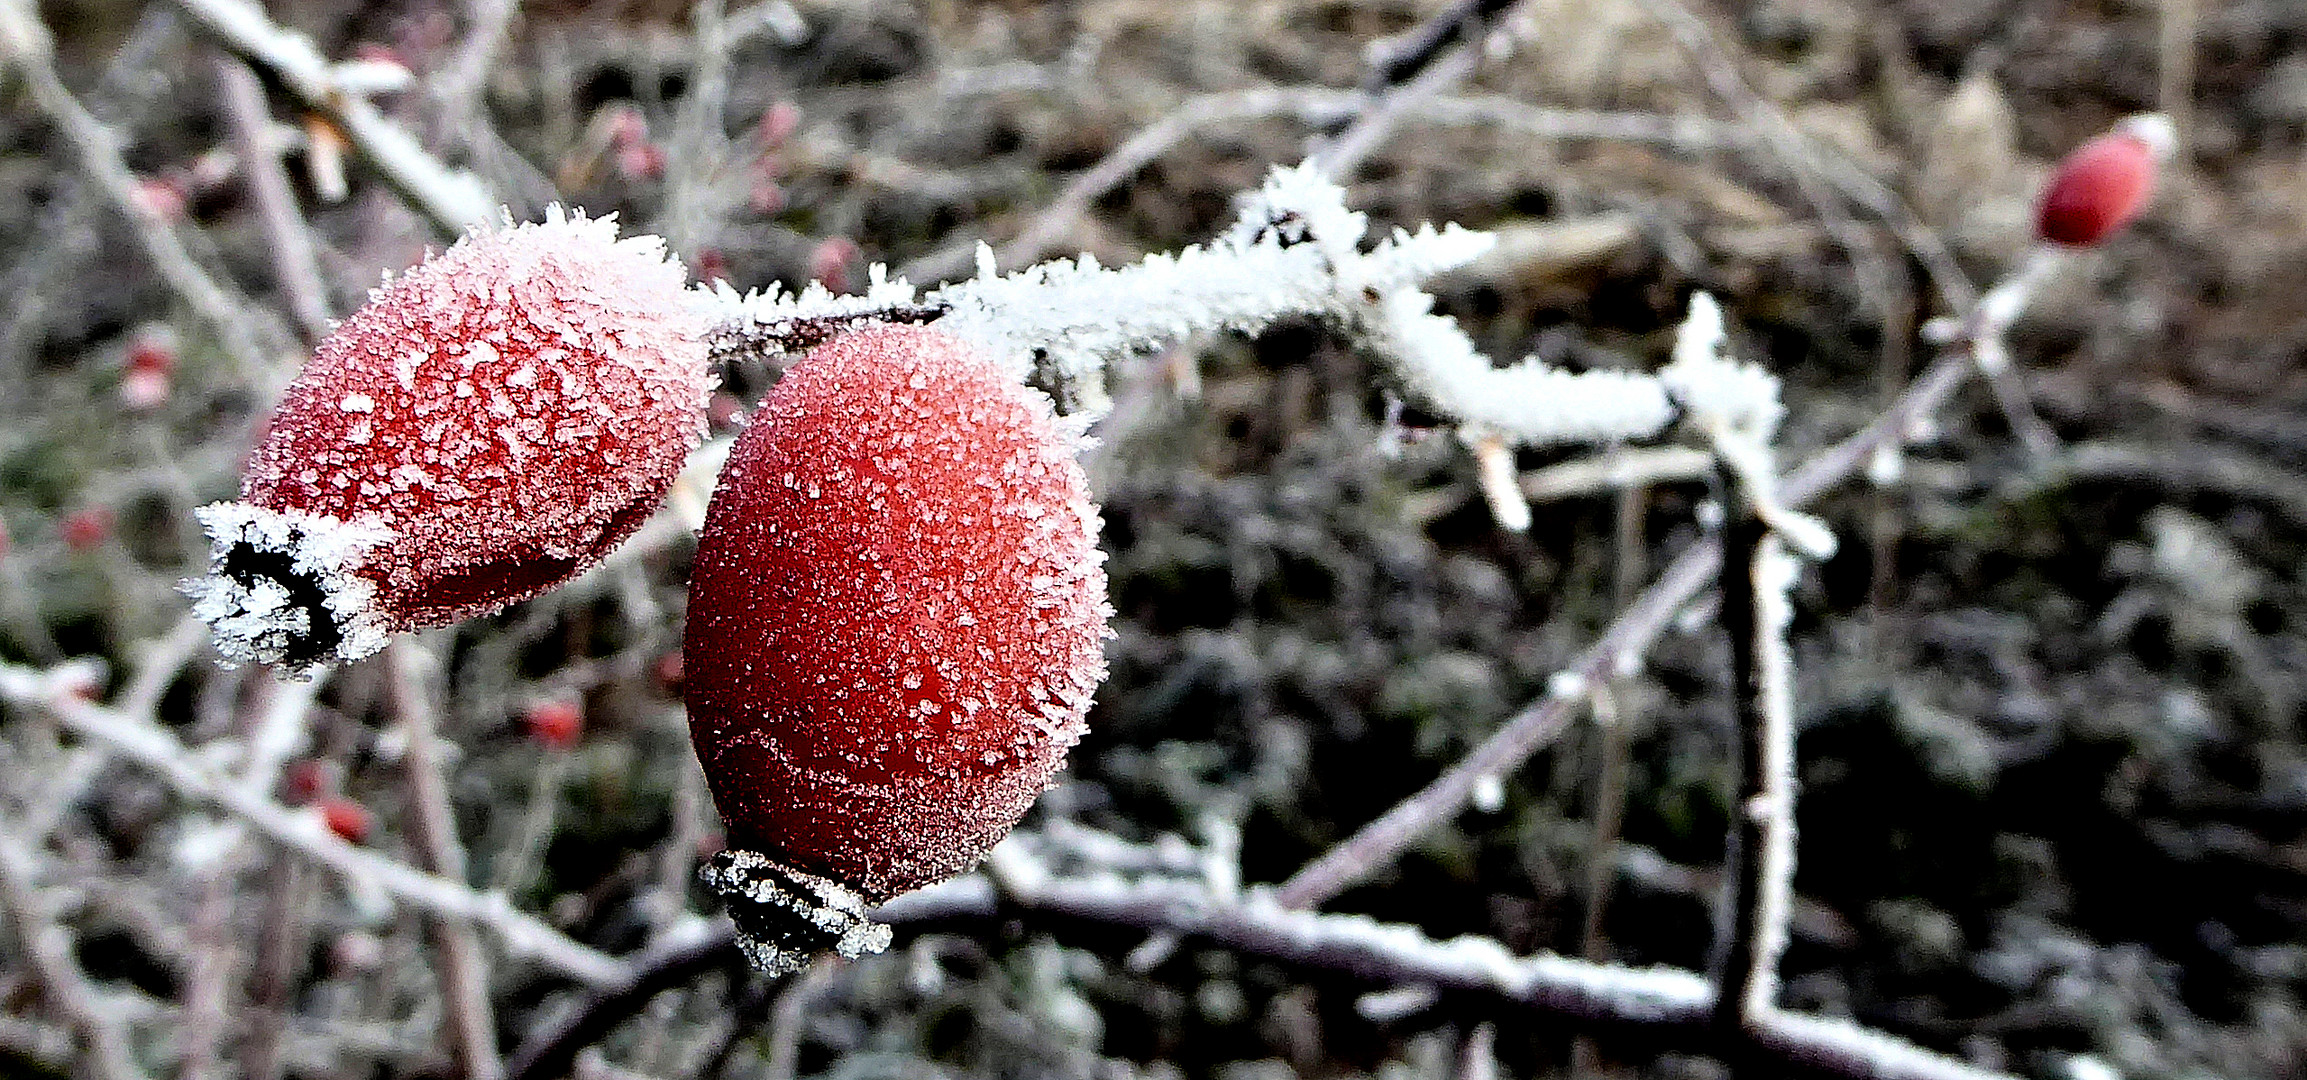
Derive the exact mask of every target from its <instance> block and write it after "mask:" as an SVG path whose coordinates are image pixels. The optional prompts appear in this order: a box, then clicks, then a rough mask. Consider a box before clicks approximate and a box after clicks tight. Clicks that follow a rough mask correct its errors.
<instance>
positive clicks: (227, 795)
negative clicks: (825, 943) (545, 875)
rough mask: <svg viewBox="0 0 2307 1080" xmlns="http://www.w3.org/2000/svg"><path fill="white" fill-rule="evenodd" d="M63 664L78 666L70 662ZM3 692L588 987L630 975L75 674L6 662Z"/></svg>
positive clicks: (361, 878) (317, 859)
mask: <svg viewBox="0 0 2307 1080" xmlns="http://www.w3.org/2000/svg"><path fill="white" fill-rule="evenodd" d="M57 670H58V671H61V672H62V674H63V675H65V676H70V675H71V674H72V671H71V670H70V669H69V668H67V669H57ZM0 700H7V701H13V702H16V703H18V704H20V705H26V706H31V707H34V708H38V709H42V710H45V711H47V712H48V713H49V714H50V715H53V716H54V717H55V718H56V719H57V721H58V722H60V723H61V724H63V725H64V726H65V727H66V728H69V729H70V730H72V731H73V732H74V733H75V734H78V735H79V736H81V737H82V738H85V739H88V740H89V741H91V742H94V743H96V744H99V745H101V746H103V747H104V748H105V749H106V750H109V751H111V752H112V753H115V754H118V755H119V756H121V757H122V758H125V759H127V760H128V761H130V762H133V763H135V764H136V765H138V766H140V767H142V768H144V769H146V770H149V771H151V772H152V773H154V774H156V775H158V776H159V777H160V779H161V780H163V781H164V782H166V783H167V784H168V786H169V787H170V788H172V789H174V790H175V791H176V793H177V794H179V795H181V796H183V797H185V798H188V799H192V800H195V801H197V802H202V803H207V804H210V805H213V806H216V807H219V808H221V809H223V810H225V811H227V812H229V813H231V814H233V815H235V816H237V817H239V818H241V819H242V820H244V821H246V822H247V823H248V824H249V825H250V826H252V827H253V828H255V829H256V830H257V831H258V832H260V833H263V834H264V835H265V836H266V837H267V838H268V839H270V840H272V841H273V842H274V843H277V844H279V845H280V846H281V847H283V848H285V849H287V850H288V851H290V852H293V853H295V854H296V855H298V856H300V857H302V858H304V859H306V860H308V861H311V862H314V863H318V864H320V865H322V866H325V867H327V868H329V869H330V870H332V871H334V872H335V873H337V874H338V875H339V876H341V877H344V878H346V879H348V880H351V881H356V882H363V883H369V884H373V885H375V886H377V887H379V888H381V889H383V890H384V891H386V892H388V893H390V894H392V895H393V896H396V897H398V898H400V899H401V900H404V901H406V902H408V903H410V904H412V905H414V906H415V907H417V908H418V909H419V910H422V911H426V912H430V913H434V914H440V915H448V916H453V917H457V918H464V919H470V920H472V921H473V922H475V923H476V924H478V925H481V926H484V927H487V928H488V929H489V930H490V931H491V932H492V933H494V934H496V935H497V937H498V938H499V939H500V940H501V941H502V942H503V943H504V947H505V949H506V951H507V952H509V953H512V954H513V955H516V956H522V957H527V958H530V959H534V960H536V961H537V962H539V963H541V964H543V965H545V966H546V967H549V968H552V969H553V970H555V971H558V972H560V973H561V974H563V975H565V976H568V977H569V978H572V979H575V980H577V981H579V982H582V983H584V984H586V985H588V986H608V985H614V984H616V983H619V982H621V981H622V980H623V979H624V978H625V975H626V965H625V963H624V962H623V961H621V960H618V959H617V958H615V957H613V956H610V955H608V954H606V953H603V952H601V951H600V950H598V949H594V948H592V947H591V946H588V945H584V944H582V943H580V942H577V941H574V940H571V939H570V938H569V937H568V936H567V935H565V934H563V933H561V932H560V931H558V930H555V929H553V928H552V926H550V925H548V924H547V923H545V922H544V921H542V920H540V919H538V918H537V917H536V916H534V915H530V914H528V913H526V912H523V911H519V910H517V909H515V908H514V907H513V906H512V903H511V902H510V901H509V900H507V899H506V898H505V897H504V895H503V894H501V893H482V892H478V891H476V890H474V889H473V888H472V887H471V886H468V885H466V884H464V883H463V882H461V881H452V880H449V879H448V878H444V877H441V876H439V875H436V874H428V873H425V872H423V871H421V870H417V869H414V868H411V867H409V866H406V865H403V864H401V863H399V862H395V861H393V860H392V859H388V858H385V857H384V856H382V855H378V854H376V853H374V852H371V851H366V850H363V849H361V848H357V847H354V846H353V845H351V844H348V843H346V842H344V841H343V840H340V839H337V838H336V837H335V836H334V835H333V834H331V833H329V832H328V831H327V830H326V829H325V828H324V827H323V826H322V824H321V823H320V821H319V820H318V819H317V818H315V817H313V816H312V815H309V814H300V813H298V812H296V811H293V810H290V809H289V808H287V807H285V806H282V805H280V804H279V803H277V802H274V801H273V800H271V799H270V798H267V797H265V796H264V795H262V794H260V793H258V792H255V791H251V790H249V789H248V788H247V787H246V786H245V785H243V784H241V783H239V782H237V781H234V780H229V779H227V778H225V777H223V776H220V775H218V774H217V773H216V772H215V771H214V770H213V769H211V768H210V767H209V766H208V765H206V764H205V763H203V762H202V761H201V760H200V758H199V757H198V756H197V755H195V754H193V753H192V751H190V750H189V749H187V748H186V747H185V745H184V744H183V743H182V742H180V741H178V740H177V738H176V736H174V735H172V734H170V733H168V732H167V731H164V730H162V729H161V728H159V727H158V726H156V725H154V724H153V723H152V722H151V721H150V720H148V719H145V718H142V717H135V716H129V715H126V714H124V713H121V712H119V711H117V710H114V709H108V708H105V707H104V706H102V705H98V704H96V703H94V702H90V701H85V700H82V699H81V698H79V697H78V696H76V695H74V694H73V693H72V689H71V684H70V680H69V678H65V677H58V675H57V673H56V672H40V671H33V670H29V669H26V668H20V667H14V666H8V665H0Z"/></svg>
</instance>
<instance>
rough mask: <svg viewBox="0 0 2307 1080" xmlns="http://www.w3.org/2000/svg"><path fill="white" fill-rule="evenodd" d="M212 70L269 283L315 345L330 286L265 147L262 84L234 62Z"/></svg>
mask: <svg viewBox="0 0 2307 1080" xmlns="http://www.w3.org/2000/svg"><path fill="white" fill-rule="evenodd" d="M215 67H216V81H217V89H218V90H219V91H220V95H219V96H221V97H222V98H223V99H224V116H225V120H226V122H227V123H228V125H229V126H230V127H231V129H232V149H233V152H234V153H235V154H237V155H239V157H240V167H241V169H242V170H243V174H244V175H245V176H246V177H247V179H248V192H249V197H250V199H251V201H253V202H254V203H255V204H256V219H257V223H258V224H259V225H260V226H262V227H263V229H264V238H265V240H266V244H265V247H266V249H267V251H268V253H269V254H270V255H271V256H272V273H273V277H274V278H276V279H277V280H278V282H279V285H280V291H281V294H282V295H283V296H285V297H287V298H288V310H289V314H291V315H294V316H295V317H296V325H297V328H298V329H299V330H301V331H302V332H303V334H304V342H305V344H307V345H311V344H314V343H316V342H318V341H319V340H320V339H321V338H323V337H325V336H327V334H328V328H329V303H328V285H327V283H326V282H324V281H323V280H322V279H321V276H320V258H319V256H318V255H316V254H315V253H314V251H313V244H312V230H311V229H310V228H309V227H308V226H307V225H306V224H305V221H304V215H302V214H300V213H298V212H297V207H296V195H295V193H294V192H292V191H291V190H289V186H288V170H287V169H285V168H283V167H282V166H281V163H280V157H279V155H277V154H274V153H272V152H271V148H270V147H269V146H267V145H266V142H267V137H266V129H267V128H269V127H270V126H271V123H272V118H271V115H270V114H269V112H268V111H267V110H266V108H265V103H264V84H263V83H262V82H261V81H259V80H258V79H257V77H256V72H254V71H252V70H250V69H249V66H248V64H247V63H246V62H245V61H242V60H241V59H239V58H237V57H234V56H230V55H226V54H219V55H218V56H217V58H216V65H215Z"/></svg>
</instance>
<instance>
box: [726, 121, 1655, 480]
mask: <svg viewBox="0 0 2307 1080" xmlns="http://www.w3.org/2000/svg"><path fill="white" fill-rule="evenodd" d="M1368 229H1369V222H1368V218H1367V217H1366V216H1365V215H1363V214H1361V213H1359V212H1357V211H1354V210H1351V209H1348V208H1347V206H1346V202H1345V190H1344V189H1343V188H1341V187H1339V186H1338V185H1337V184H1336V183H1334V182H1332V181H1330V180H1329V179H1328V178H1326V177H1325V176H1323V175H1322V173H1321V172H1320V171H1319V170H1317V169H1314V168H1309V167H1300V168H1294V169H1286V168H1285V169H1275V170H1274V171H1273V173H1272V174H1271V175H1270V176H1268V178H1267V180H1266V182H1265V184H1264V186H1262V187H1261V188H1259V190H1257V191H1256V192H1254V193H1252V194H1251V195H1250V196H1249V197H1248V198H1246V199H1245V200H1244V201H1243V205H1242V209H1241V212H1240V213H1239V215H1238V216H1237V217H1236V220H1235V222H1234V224H1233V225H1232V226H1231V227H1230V228H1229V229H1228V230H1227V231H1226V232H1225V233H1224V234H1223V235H1222V236H1220V237H1219V238H1218V239H1216V240H1214V241H1212V242H1211V243H1209V244H1208V245H1197V246H1193V247H1188V248H1186V249H1184V250H1183V251H1179V252H1177V253H1175V254H1160V253H1157V254H1154V255H1149V256H1146V257H1145V258H1144V259H1142V260H1140V261H1138V262H1137V263H1135V264H1132V265H1130V266H1125V267H1119V268H1107V267H1103V266H1100V265H1098V263H1097V260H1095V259H1093V258H1090V257H1089V256H1086V255H1084V256H1082V257H1080V258H1078V259H1070V260H1069V259H1059V260H1055V261H1052V262H1047V263H1042V264H1040V265H1038V266H1032V267H1028V268H1026V269H1024V270H1021V271H1017V272H1015V273H1010V274H1006V275H1005V274H999V273H997V272H996V271H995V268H994V265H993V258H992V254H991V252H990V249H982V250H980V252H979V254H978V273H977V276H976V277H974V278H972V279H970V280H967V281H960V282H956V283H954V284H951V285H946V286H943V287H941V288H937V289H934V290H931V291H930V292H928V293H927V294H918V295H917V294H916V292H915V290H913V289H912V288H911V287H910V286H907V285H906V284H905V283H903V282H888V281H884V280H882V279H881V277H880V276H879V272H878V271H877V272H876V276H875V279H874V287H873V288H872V289H871V290H869V291H868V293H867V294H866V295H865V296H862V297H836V296H833V295H832V294H830V293H826V292H823V291H822V290H820V289H815V288H813V289H811V290H810V291H808V292H805V293H803V294H801V295H799V296H788V295H786V294H783V293H782V292H771V293H767V294H757V295H754V296H750V297H739V296H737V295H736V294H735V293H733V292H730V291H728V290H727V289H725V288H724V289H722V290H719V291H717V292H714V293H710V294H707V295H706V296H705V297H703V300H702V303H703V306H705V307H706V308H708V309H710V310H716V311H718V312H720V313H721V315H722V318H723V319H724V320H725V322H724V324H723V326H722V327H721V329H720V330H719V331H717V332H716V336H717V337H718V338H719V339H721V340H724V341H745V342H750V343H753V344H752V345H751V347H753V348H763V349H787V350H792V349H799V348H806V347H810V346H813V345H815V344H817V343H818V342H820V341H822V340H824V338H825V337H827V336H830V333H831V332H832V331H834V330H838V329H841V328H845V327H846V326H848V325H853V324H854V323H856V322H857V321H860V320H863V319H871V318H879V319H883V320H885V321H925V320H928V319H936V320H937V323H938V327H939V329H941V330H944V331H945V332H946V333H949V334H952V335H954V336H956V337H960V338H964V339H967V340H970V341H974V342H976V343H978V344H979V345H982V346H984V347H985V349H986V351H987V353H988V354H989V355H992V356H994V357H997V358H999V359H1001V360H1002V362H1004V363H1006V364H1009V365H1011V367H1012V370H1013V372H1014V373H1015V374H1017V375H1019V376H1021V377H1023V376H1026V375H1036V376H1039V377H1040V378H1041V379H1042V381H1044V382H1045V383H1047V384H1049V385H1052V386H1054V387H1057V388H1059V389H1060V390H1061V395H1060V396H1061V397H1069V398H1071V399H1072V400H1071V401H1070V402H1068V404H1071V405H1072V406H1074V411H1077V412H1087V413H1096V412H1098V411H1100V409H1102V407H1103V400H1104V399H1103V394H1102V392H1101V391H1100V384H1101V382H1102V371H1103V370H1104V367H1105V366H1106V365H1107V364H1110V363H1112V362H1113V361H1115V360H1118V359H1121V358H1123V357H1126V356H1130V355H1133V354H1137V353H1143V352H1148V351H1152V350H1154V349H1157V348H1160V347H1162V346H1164V345H1167V344H1169V343H1171V342H1175V341H1179V340H1182V339H1184V338H1186V337H1188V336H1190V335H1192V334H1195V333H1202V332H1208V331H1234V332H1240V333H1255V332H1256V331H1258V330H1261V329H1263V328H1265V327H1266V326H1268V325H1270V324H1272V323H1273V322H1274V321H1275V320H1277V319H1282V318H1286V317H1291V316H1312V317H1316V318H1320V319H1323V320H1324V321H1326V322H1328V323H1329V324H1330V325H1332V326H1333V327H1335V328H1337V329H1338V330H1339V331H1341V332H1342V333H1344V334H1346V335H1347V336H1348V337H1349V338H1351V339H1352V340H1353V341H1354V343H1355V344H1357V345H1359V346H1361V347H1364V348H1368V349H1370V350H1371V351H1372V352H1373V353H1375V354H1376V355H1378V356H1379V357H1380V358H1381V359H1383V360H1384V361H1385V362H1386V363H1387V364H1388V365H1389V366H1390V367H1391V368H1393V370H1394V371H1395V372H1396V373H1397V374H1398V375H1399V377H1400V378H1401V380H1402V382H1403V384H1404V385H1405V386H1406V387H1407V388H1408V389H1409V390H1410V392H1411V393H1413V394H1415V395H1417V396H1418V397H1420V398H1422V399H1424V400H1425V401H1426V403H1427V404H1429V405H1431V406H1433V407H1434V408H1435V409H1436V410H1437V411H1439V412H1441V413H1443V414H1444V415H1447V416H1449V417H1451V418H1452V419H1454V420H1457V421H1460V422H1462V423H1465V424H1467V425H1469V426H1471V427H1474V428H1476V429H1479V430H1480V431H1482V432H1485V433H1494V434H1496V435H1498V436H1500V437H1503V438H1504V439H1506V440H1508V441H1510V442H1513V443H1519V444H1539V443H1559V442H1576V441H1593V440H1598V439H1609V438H1633V437H1641V436H1646V435H1654V434H1656V433H1657V432H1658V431H1659V430H1661V429H1662V428H1664V427H1665V426H1666V424H1667V423H1668V422H1669V421H1671V420H1672V419H1673V416H1674V410H1673V408H1672V406H1671V405H1670V404H1669V403H1668V401H1667V400H1666V395H1665V393H1664V391H1663V390H1662V389H1661V387H1660V385H1659V383H1658V381H1657V380H1655V379H1652V378H1650V377H1648V376H1644V375H1639V374H1630V373H1622V372H1592V373H1574V372H1567V371H1561V370H1558V369H1554V368H1550V367H1547V366H1545V365H1543V364H1539V363H1536V362H1534V361H1525V362H1523V363H1520V364H1517V365H1514V366H1512V367H1508V368H1504V369H1499V368H1496V367H1493V366H1492V365H1491V363H1490V361H1489V359H1488V358H1487V357H1485V356H1483V355H1482V354H1481V353H1480V352H1479V351H1477V350H1476V349H1475V348H1474V344H1473V342H1472V341H1471V340H1469V339H1468V338H1467V337H1466V334H1465V331H1463V330H1461V329H1460V328H1459V327H1458V324H1457V322H1456V321H1455V320H1453V319H1450V318H1448V317H1446V316H1441V315H1436V314H1434V313H1433V310H1432V309H1433V302H1434V298H1433V297H1432V296H1430V295H1428V294H1427V293H1426V292H1424V291H1423V290H1422V289H1421V287H1420V284H1421V282H1423V281H1424V280H1425V279H1426V278H1428V277H1431V276H1432V275H1434V274H1436V273H1439V272H1441V271H1444V270H1448V269H1451V268H1454V267H1458V266H1462V265H1464V264H1466V263H1467V262H1470V261H1472V260H1473V259H1474V258H1475V257H1477V256H1479V255H1481V254H1482V253H1483V252H1485V251H1487V250H1489V248H1490V246H1491V244H1492V243H1493V238H1492V237H1491V236H1490V235H1489V234H1487V233H1481V232H1474V231H1471V230H1468V229H1463V228H1460V227H1458V226H1456V225H1447V226H1444V227H1442V228H1440V229H1435V228H1433V227H1431V226H1428V227H1423V228H1420V229H1419V230H1417V231H1416V232H1410V231H1407V230H1399V229H1398V230H1395V232H1394V233H1393V234H1392V235H1391V236H1388V237H1386V238H1384V239H1382V240H1379V241H1378V242H1376V243H1374V244H1371V245H1369V246H1368V247H1367V249H1365V248H1364V241H1365V239H1366V238H1367V237H1366V234H1367V233H1368Z"/></svg>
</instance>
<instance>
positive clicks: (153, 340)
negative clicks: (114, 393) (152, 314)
mask: <svg viewBox="0 0 2307 1080" xmlns="http://www.w3.org/2000/svg"><path fill="white" fill-rule="evenodd" d="M127 362H128V370H129V371H131V372H136V371H149V372H152V373H153V374H156V375H167V374H170V373H172V372H174V371H175V370H176V342H175V341H174V340H172V339H171V337H170V335H169V334H168V333H167V332H165V331H161V330H152V331H147V332H145V333H141V334H138V335H136V340H134V341H131V342H129V343H128V361H127Z"/></svg>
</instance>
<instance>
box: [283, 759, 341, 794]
mask: <svg viewBox="0 0 2307 1080" xmlns="http://www.w3.org/2000/svg"><path fill="white" fill-rule="evenodd" d="M335 787H336V777H335V776H334V774H333V773H332V772H331V771H330V769H329V767H328V763H327V762H324V761H322V760H320V759H318V758H303V759H300V760H297V761H291V762H289V763H288V764H287V765H286V766H284V767H283V768H282V769H281V770H280V799H281V801H282V802H285V803H287V804H289V805H290V806H302V805H304V804H306V803H309V802H311V801H313V800H314V799H317V798H320V797H321V796H322V795H323V794H326V793H327V792H328V791H330V790H331V789H333V788H335Z"/></svg>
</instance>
